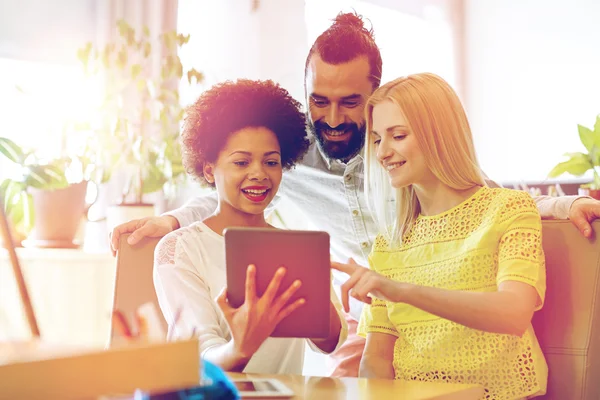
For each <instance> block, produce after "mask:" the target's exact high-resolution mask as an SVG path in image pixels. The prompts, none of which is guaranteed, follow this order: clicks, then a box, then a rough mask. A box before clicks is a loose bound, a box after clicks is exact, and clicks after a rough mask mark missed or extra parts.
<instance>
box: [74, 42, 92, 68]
mask: <svg viewBox="0 0 600 400" xmlns="http://www.w3.org/2000/svg"><path fill="white" fill-rule="evenodd" d="M91 52H92V43H91V42H87V43H86V45H85V47H82V48H81V49H79V50H77V59H78V60H79V62H81V64H83V70H84V71H86V72H87V70H88V63H89V61H90V53H91Z"/></svg>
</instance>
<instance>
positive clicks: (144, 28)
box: [142, 25, 150, 37]
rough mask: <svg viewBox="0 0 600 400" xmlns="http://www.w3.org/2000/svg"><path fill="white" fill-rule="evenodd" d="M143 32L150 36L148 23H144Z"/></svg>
mask: <svg viewBox="0 0 600 400" xmlns="http://www.w3.org/2000/svg"><path fill="white" fill-rule="evenodd" d="M142 33H143V34H144V36H146V37H148V36H150V29H149V28H148V26H147V25H144V27H143V28H142Z"/></svg>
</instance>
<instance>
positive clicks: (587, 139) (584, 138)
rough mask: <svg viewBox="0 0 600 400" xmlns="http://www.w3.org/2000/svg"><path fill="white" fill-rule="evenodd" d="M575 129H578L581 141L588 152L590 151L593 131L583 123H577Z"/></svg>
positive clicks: (592, 145) (592, 146) (592, 143)
mask: <svg viewBox="0 0 600 400" xmlns="http://www.w3.org/2000/svg"><path fill="white" fill-rule="evenodd" d="M577 130H578V131H579V139H580V140H581V143H583V145H584V146H585V148H586V149H587V151H588V152H591V151H592V149H593V148H594V145H595V143H594V132H592V131H591V130H590V129H588V128H586V127H585V126H583V125H577Z"/></svg>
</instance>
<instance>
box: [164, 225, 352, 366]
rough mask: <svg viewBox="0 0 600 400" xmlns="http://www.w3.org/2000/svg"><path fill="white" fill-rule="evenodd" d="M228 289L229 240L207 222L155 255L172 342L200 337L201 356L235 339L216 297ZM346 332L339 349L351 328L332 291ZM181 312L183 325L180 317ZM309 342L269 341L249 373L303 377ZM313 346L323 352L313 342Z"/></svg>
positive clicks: (173, 237) (169, 238) (179, 234)
mask: <svg viewBox="0 0 600 400" xmlns="http://www.w3.org/2000/svg"><path fill="white" fill-rule="evenodd" d="M225 286H226V271H225V239H224V238H223V236H221V235H219V234H217V233H216V232H214V231H213V230H212V229H210V228H209V227H208V226H206V225H205V224H204V223H202V222H196V223H194V224H192V225H190V226H188V227H185V228H181V229H178V230H176V231H174V232H171V233H169V234H168V235H166V236H165V237H164V238H162V239H161V241H160V242H159V243H158V245H157V247H156V250H155V253H154V287H155V288H156V294H157V297H158V302H159V304H160V308H161V310H162V313H163V315H164V317H165V319H166V321H167V323H168V324H169V335H170V337H172V338H189V337H191V336H192V335H196V336H197V337H198V340H199V342H200V356H201V357H202V356H203V355H204V353H205V352H206V351H207V350H208V349H210V348H212V347H214V346H218V345H221V344H225V343H227V342H229V341H230V340H231V333H230V331H229V327H228V326H227V321H226V320H225V317H224V316H223V313H222V312H221V309H220V308H219V306H218V305H217V303H216V302H215V299H216V297H217V296H218V295H219V293H220V292H221V290H222V289H223V288H224V287H225ZM331 300H332V302H333V304H334V305H335V307H336V309H337V312H338V315H339V316H340V321H341V324H342V329H341V331H340V337H339V340H338V344H337V346H336V349H337V348H338V347H340V345H341V344H342V343H343V342H344V341H345V340H346V336H347V334H348V332H347V325H346V321H345V319H344V318H343V316H342V313H341V304H340V302H339V300H338V298H337V296H336V295H335V293H334V291H333V288H332V290H331ZM178 309H181V315H180V317H179V318H178V322H177V323H176V324H173V318H174V314H175V313H176V312H177V310H178ZM304 342H305V341H304V339H294V338H268V339H267V340H265V342H264V343H263V344H262V346H261V347H260V348H259V349H258V351H257V352H256V353H255V354H254V356H253V357H252V358H251V359H250V361H249V362H248V364H247V365H246V368H245V369H244V372H246V373H265V374H298V375H299V374H302V366H303V362H304ZM308 343H309V346H310V347H311V348H312V349H313V350H315V351H318V352H321V353H322V351H321V350H320V349H319V348H318V347H317V346H316V345H314V343H312V342H311V341H310V340H308Z"/></svg>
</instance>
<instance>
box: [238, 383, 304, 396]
mask: <svg viewBox="0 0 600 400" xmlns="http://www.w3.org/2000/svg"><path fill="white" fill-rule="evenodd" d="M232 381H233V384H234V385H235V387H236V389H237V390H238V392H239V395H240V396H241V397H242V398H244V399H252V398H273V397H274V398H280V399H281V398H290V397H293V396H294V392H293V391H292V390H291V389H290V388H288V387H287V386H285V385H284V384H283V383H282V382H281V381H279V380H277V379H256V378H252V379H233V380H232Z"/></svg>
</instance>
